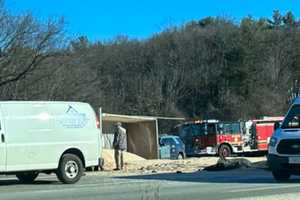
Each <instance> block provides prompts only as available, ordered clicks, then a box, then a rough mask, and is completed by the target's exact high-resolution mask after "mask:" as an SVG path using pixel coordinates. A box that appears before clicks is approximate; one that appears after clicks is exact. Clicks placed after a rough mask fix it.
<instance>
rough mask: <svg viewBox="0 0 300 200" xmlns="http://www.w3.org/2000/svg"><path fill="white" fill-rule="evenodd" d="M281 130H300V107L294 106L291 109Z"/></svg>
mask: <svg viewBox="0 0 300 200" xmlns="http://www.w3.org/2000/svg"><path fill="white" fill-rule="evenodd" d="M281 128H284V129H285V128H300V105H294V106H293V107H292V108H291V110H290V111H289V113H288V114H287V116H286V117H285V119H284V121H283V124H282V126H281Z"/></svg>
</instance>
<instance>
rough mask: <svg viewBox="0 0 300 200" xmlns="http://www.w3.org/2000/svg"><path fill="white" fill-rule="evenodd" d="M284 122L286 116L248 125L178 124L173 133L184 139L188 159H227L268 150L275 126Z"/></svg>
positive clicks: (225, 123)
mask: <svg viewBox="0 0 300 200" xmlns="http://www.w3.org/2000/svg"><path fill="white" fill-rule="evenodd" d="M282 120H283V117H265V118H263V119H261V120H250V121H247V122H220V121H218V120H203V121H193V122H186V123H183V124H180V125H177V126H176V127H175V130H174V131H173V132H172V134H177V135H178V136H179V137H180V138H181V139H182V140H183V142H184V143H185V146H186V154H187V155H189V156H192V155H201V154H212V155H215V154H219V155H222V156H224V157H227V156H230V155H231V154H232V153H243V152H250V151H266V150H267V143H268V138H270V137H271V135H272V133H273V126H274V123H275V122H277V121H278V122H280V121H282Z"/></svg>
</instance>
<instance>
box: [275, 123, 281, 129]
mask: <svg viewBox="0 0 300 200" xmlns="http://www.w3.org/2000/svg"><path fill="white" fill-rule="evenodd" d="M279 127H280V123H279V122H275V123H274V131H276V130H277V129H278V128H279Z"/></svg>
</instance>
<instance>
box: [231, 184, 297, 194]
mask: <svg viewBox="0 0 300 200" xmlns="http://www.w3.org/2000/svg"><path fill="white" fill-rule="evenodd" d="M297 187H300V185H299V184H297V185H273V186H265V187H259V186H258V187H253V188H241V189H236V190H230V191H229V192H232V193H234V192H251V191H262V190H270V189H284V188H297Z"/></svg>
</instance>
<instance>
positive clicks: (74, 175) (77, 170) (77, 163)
mask: <svg viewBox="0 0 300 200" xmlns="http://www.w3.org/2000/svg"><path fill="white" fill-rule="evenodd" d="M83 171H84V168H83V164H82V161H81V160H80V158H79V157H78V156H76V155H74V154H69V153H67V154H64V155H63V156H62V158H61V159H60V162H59V166H58V169H57V172H56V175H57V178H58V179H59V180H60V181H61V182H62V183H65V184H72V183H76V182H77V181H79V179H80V178H81V176H82V175H83Z"/></svg>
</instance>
